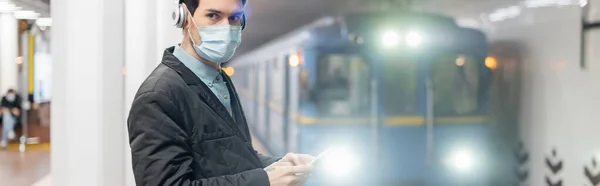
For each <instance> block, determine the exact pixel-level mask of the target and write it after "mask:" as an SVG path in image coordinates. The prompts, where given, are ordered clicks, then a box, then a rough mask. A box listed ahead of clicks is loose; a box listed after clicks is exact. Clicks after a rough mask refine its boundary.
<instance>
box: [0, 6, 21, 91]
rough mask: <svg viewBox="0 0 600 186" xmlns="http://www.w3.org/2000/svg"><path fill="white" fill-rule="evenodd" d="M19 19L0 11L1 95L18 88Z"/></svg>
mask: <svg viewBox="0 0 600 186" xmlns="http://www.w3.org/2000/svg"><path fill="white" fill-rule="evenodd" d="M17 34H18V27H17V19H15V16H14V15H13V14H12V13H9V12H0V95H4V93H6V91H7V90H8V89H9V88H17V76H18V74H19V72H18V71H17V63H16V58H17V52H18V47H19V45H18V43H17V41H18V35H17Z"/></svg>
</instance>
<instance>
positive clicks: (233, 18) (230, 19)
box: [229, 16, 242, 21]
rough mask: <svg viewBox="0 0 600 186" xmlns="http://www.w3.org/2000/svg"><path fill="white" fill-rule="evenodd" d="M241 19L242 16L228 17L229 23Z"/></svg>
mask: <svg viewBox="0 0 600 186" xmlns="http://www.w3.org/2000/svg"><path fill="white" fill-rule="evenodd" d="M240 19H242V16H231V17H229V21H239V20H240Z"/></svg>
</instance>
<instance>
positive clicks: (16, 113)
mask: <svg viewBox="0 0 600 186" xmlns="http://www.w3.org/2000/svg"><path fill="white" fill-rule="evenodd" d="M11 111H12V114H13V115H14V116H19V114H20V113H19V109H17V108H13V109H12V110H11Z"/></svg>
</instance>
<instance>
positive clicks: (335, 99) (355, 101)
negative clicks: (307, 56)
mask: <svg viewBox="0 0 600 186" xmlns="http://www.w3.org/2000/svg"><path fill="white" fill-rule="evenodd" d="M369 79H370V68H369V64H368V63H367V62H366V60H365V59H364V58H363V57H362V56H360V55H356V54H327V55H323V56H321V57H320V60H319V63H318V68H317V88H316V90H317V91H318V92H316V94H313V95H315V96H316V101H317V107H318V109H319V112H320V113H321V114H324V115H355V114H360V113H368V112H367V111H368V109H369V100H370V96H369V93H370V86H369Z"/></svg>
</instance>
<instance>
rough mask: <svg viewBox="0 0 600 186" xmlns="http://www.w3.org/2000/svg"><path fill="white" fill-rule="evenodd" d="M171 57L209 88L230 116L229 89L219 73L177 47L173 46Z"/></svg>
mask: <svg viewBox="0 0 600 186" xmlns="http://www.w3.org/2000/svg"><path fill="white" fill-rule="evenodd" d="M173 55H174V56H175V57H177V59H179V61H181V62H182V63H183V64H184V65H185V66H186V67H187V68H189V69H190V70H191V71H192V72H194V74H196V76H198V78H200V80H202V82H204V84H206V86H208V88H210V90H211V91H212V93H213V94H214V95H215V96H217V98H219V101H221V103H222V104H223V106H225V108H226V109H227V111H228V112H229V114H231V101H230V100H231V98H230V96H229V89H227V84H226V82H225V81H224V80H223V78H222V77H221V71H220V70H216V69H214V68H212V67H210V66H208V65H206V64H204V63H202V62H201V61H200V60H198V59H196V58H194V56H192V55H190V54H188V53H187V52H186V51H185V50H183V48H181V47H180V46H179V45H175V51H173Z"/></svg>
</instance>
